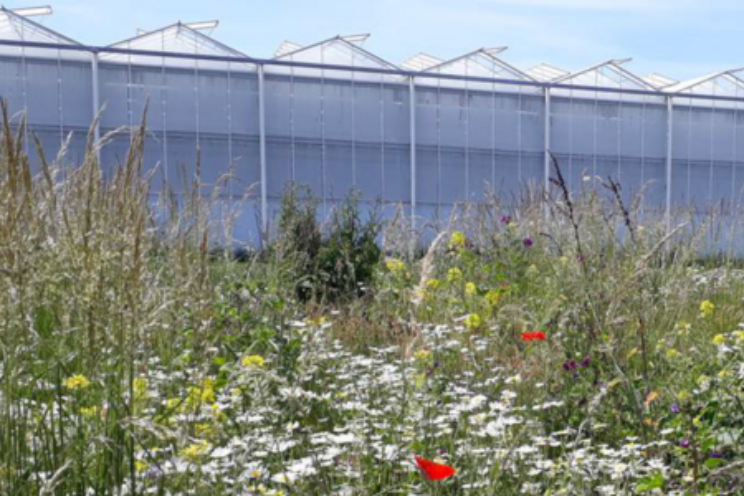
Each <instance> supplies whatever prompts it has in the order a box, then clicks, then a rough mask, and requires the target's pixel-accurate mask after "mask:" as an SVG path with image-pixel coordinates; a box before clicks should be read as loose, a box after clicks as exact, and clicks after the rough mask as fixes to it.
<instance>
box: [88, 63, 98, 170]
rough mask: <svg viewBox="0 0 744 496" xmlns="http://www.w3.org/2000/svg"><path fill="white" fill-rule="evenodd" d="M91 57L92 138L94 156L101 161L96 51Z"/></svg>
mask: <svg viewBox="0 0 744 496" xmlns="http://www.w3.org/2000/svg"><path fill="white" fill-rule="evenodd" d="M90 55H91V59H90V69H91V71H90V72H91V78H92V85H93V88H92V91H91V93H92V98H93V121H94V122H95V125H94V126H93V139H94V140H95V145H96V158H97V159H98V162H100V161H101V148H100V146H99V143H100V141H101V122H100V119H98V117H99V112H100V111H101V94H100V86H99V84H98V52H91V54H90Z"/></svg>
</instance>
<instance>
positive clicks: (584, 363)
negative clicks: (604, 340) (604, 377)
mask: <svg viewBox="0 0 744 496" xmlns="http://www.w3.org/2000/svg"><path fill="white" fill-rule="evenodd" d="M591 364H592V357H590V356H588V357H585V358H584V359H583V360H582V361H581V364H580V365H581V367H582V368H587V367H588V366H589V365H591Z"/></svg>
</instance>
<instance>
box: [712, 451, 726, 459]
mask: <svg viewBox="0 0 744 496" xmlns="http://www.w3.org/2000/svg"><path fill="white" fill-rule="evenodd" d="M708 458H723V453H720V452H718V451H711V452H710V453H708Z"/></svg>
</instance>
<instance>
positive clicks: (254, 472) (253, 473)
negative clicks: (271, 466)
mask: <svg viewBox="0 0 744 496" xmlns="http://www.w3.org/2000/svg"><path fill="white" fill-rule="evenodd" d="M261 475H263V474H262V473H261V471H260V470H258V469H255V470H251V471H250V472H248V477H250V478H251V479H258V478H259V477H261Z"/></svg>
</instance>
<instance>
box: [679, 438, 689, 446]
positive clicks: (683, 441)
mask: <svg viewBox="0 0 744 496" xmlns="http://www.w3.org/2000/svg"><path fill="white" fill-rule="evenodd" d="M679 447H680V448H689V447H690V440H689V439H687V438H685V439H683V440H682V441H680V442H679Z"/></svg>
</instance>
